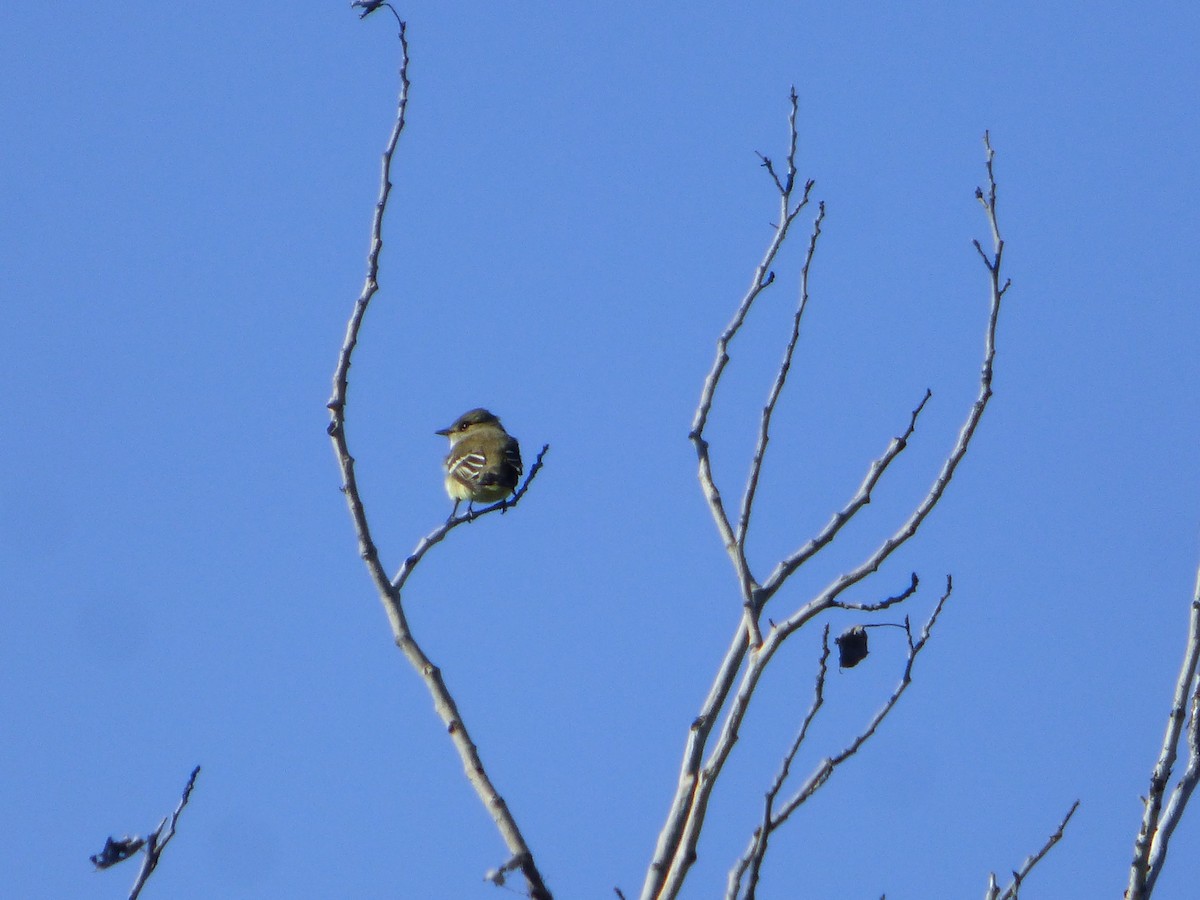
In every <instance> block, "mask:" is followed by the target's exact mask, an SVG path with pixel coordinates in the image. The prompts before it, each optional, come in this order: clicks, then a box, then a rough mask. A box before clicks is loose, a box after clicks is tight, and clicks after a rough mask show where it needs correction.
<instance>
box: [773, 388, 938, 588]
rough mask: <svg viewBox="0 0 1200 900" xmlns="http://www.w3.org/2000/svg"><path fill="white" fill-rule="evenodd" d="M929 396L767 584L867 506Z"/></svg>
mask: <svg viewBox="0 0 1200 900" xmlns="http://www.w3.org/2000/svg"><path fill="white" fill-rule="evenodd" d="M932 396H933V392H932V391H930V390H928V389H926V391H925V396H924V397H922V398H921V402H920V403H918V404H917V406H916V408H915V409H913V411H912V413H911V414H910V416H909V420H908V428H906V429H905V430H904V433H903V434H901V435H899V436H897V437H894V438H892V441H891V443H890V444H888V447H887V450H885V451H884V453H883V455H882V456H880V457H879V458H878V459H876V460H875V461H874V462H872V463H871V466H870V468H869V469H867V475H866V477H865V478H864V479H863V482H862V484H861V485H859V488H858V491H857V492H856V493H855V494H854V496H853V497H851V498H850V502H849V503H847V504H846V505H845V506H843V507H842V508H841V509H840V510H838V512H836V513H834V516H833V518H832V519H830V521H829V524H828V525H826V526H825V527H824V528H823V529H821V531H820V533H819V534H817V536H816V537H814V538H813V539H812V540H810V541H809V542H808V543H807V544H805V545H804V546H803V547H801V548H800V549H799V550H797V551H796V552H795V553H793V554H792V555H791V556H789V557H787V558H786V559H784V560H783V561H782V562H780V563H779V565H778V566H776V567H775V571H773V572H772V573H771V576H770V577H769V578H768V579H767V583H768V584H776V585H782V584H783V582H784V581H786V580H787V579H788V578H789V577H790V576H791V575H792V573H793V572H795V571H796V570H797V569H799V568H800V566H802V565H804V563H806V562H808V560H810V559H812V557H814V556H815V555H816V554H817V552H818V551H819V550H821V549H822V548H823V547H826V546H828V545H829V544H830V543H832V542H833V539H834V538H835V537H837V535H838V532H839V531H841V530H842V528H843V527H845V525H846V523H848V522H849V521H850V520H851V519H853V518H854V516H855V514H856V513H858V511H859V510H861V509H862V508H863V507H864V506H866V505H867V504H868V503H870V502H871V492H872V491H873V490H875V486H876V485H877V484H878V483H879V480H880V479H881V478H882V477H883V474H884V473H885V472H886V471H887V469H888V466H890V465H891V464H892V462H893V461H894V460H895V459H896V457H897V456H899V455H900V454H901V453H903V452H904V450H905V449H906V448H907V447H908V442H909V440H910V439H911V438H912V436H913V433H914V432H915V431H916V430H917V419H918V417H920V415H921V411H922V410H923V409H925V404H926V403H928V402H929V398H930V397H932ZM760 596H761V595H760ZM767 599H769V598H767V597H762V602H763V603H764V604H765V602H766V600H767ZM760 611H761V610H760Z"/></svg>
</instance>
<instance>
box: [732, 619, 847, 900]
mask: <svg viewBox="0 0 1200 900" xmlns="http://www.w3.org/2000/svg"><path fill="white" fill-rule="evenodd" d="M828 671H829V625H828V624H826V625H825V631H824V632H823V633H822V635H821V657H820V659H819V660H818V661H817V678H816V687H815V689H814V691H813V702H812V705H810V706H809V708H808V712H807V713H806V714H805V716H804V721H803V722H801V723H800V731H799V733H798V734H797V735H796V739H795V740H794V741H793V742H792V746H791V748H790V749H789V750H788V752H787V753H786V754H785V755H784V757H783V763H782V765H780V767H779V772H778V773H777V774H776V776H775V780H774V782H772V784H771V787H770V788H768V789H767V793H766V797H765V798H764V802H763V816H762V823H761V824H760V825H759V826H758V828H756V829H754V835H753V836H752V837H751V839H750V846H749V847H748V848H747V850H746V852H745V853H744V854H742V858H741V859H739V860H738V862H737V864H736V865H735V866H734V867H733V870H732V871H731V872H730V873H729V884H728V886H727V888H726V891H725V897H726V900H737V897H738V894H739V892H740V890H741V885H742V880H743V879H744V878H745V877H746V875H747V873H749V879H750V880H749V882H748V884H747V885H746V893H745V895H744V896H745V897H746V898H747V900H751V898H753V897H754V892H755V891H756V890H757V888H758V879H759V873H760V871H761V868H762V861H763V860H764V859H765V858H766V855H767V842H768V841H769V840H770V837H771V833H772V831H773V830H774V828H773V827H772V824H771V822H772V819H773V815H772V811H773V810H774V807H775V798H776V797H778V796H779V791H780V790H781V789H782V788H783V783H784V782H785V781H786V780H787V777H788V775H789V774H790V773H791V769H792V762H793V761H794V760H795V758H796V754H797V753H799V752H800V747H801V745H803V743H804V739H805V738H806V737H808V729H809V726H811V725H812V723H813V720H814V719H815V718H816V717H817V713H818V712H820V710H821V707H822V706H823V705H824V704H825V676H826V674H827V673H828Z"/></svg>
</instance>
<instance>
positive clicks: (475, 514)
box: [391, 444, 550, 593]
mask: <svg viewBox="0 0 1200 900" xmlns="http://www.w3.org/2000/svg"><path fill="white" fill-rule="evenodd" d="M548 452H550V445H549V444H543V445H542V449H541V450H540V451H539V452H538V455H537V459H536V460H534V462H533V465H532V466H531V467H530V469H529V474H528V475H526V476H525V481H524V483H522V484H521V486H520V487H519V488H517V490H516V492H515V493H514V494H513V495H512V496H511V497H509V498H508V499H506V500H501V501H500V502H499V503H493V504H492V505H491V506H485V507H483V508H482V509H474V510H469V511H467V512H465V513H463V514H462V515H461V516H451V517H450V518H449V519H447V520H446V521H445V522H443V523H442V524H441V525H439V526H438V527H437V528H435V529H433V531H431V532H429V534H427V535H425V537H423V538H421V540H420V541H419V542H418V543H417V546H416V547H415V548H414V549H413V552H412V553H410V554H409V555H408V557H406V558H405V560H404V562H403V563H402V564H401V565H400V571H398V572H397V573H396V575H395V576H394V577H393V578H392V582H391V584H392V588H393V589H394V590H395V591H396V592H397V593H399V592H400V590H401V589H402V588H403V587H404V582H406V581H407V580H408V576H409V575H411V574H412V571H413V569H414V568H416V565H417V563H419V562H420V561H421V558H422V557H423V556H424V555H425V554H426V553H427V552H428V551H429V549H430V548H431V547H433V546H434V545H435V544H439V543H441V542H442V540H443V539H444V538H445V537H446V535H448V534H449V533H450V532H451V531H452V530H453V529H455V528H457V527H458V526H459V525H465V524H467V523H469V522H474V521H475V520H476V519H478V518H479V517H480V516H486V515H488V514H489V513H494V512H500V513H504V512H506V511H507V510H509V509H512V508H513V507H515V506H516V505H517V504H518V503H519V502H520V501H521V498H522V497H524V496H525V492H526V491H528V490H529V485H530V483H531V482H532V481H533V479H534V476H536V475H537V473H538V472H539V471H541V468H542V460H543V459H545V457H546V454H547V453H548Z"/></svg>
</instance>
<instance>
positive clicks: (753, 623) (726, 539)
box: [688, 87, 819, 645]
mask: <svg viewBox="0 0 1200 900" xmlns="http://www.w3.org/2000/svg"><path fill="white" fill-rule="evenodd" d="M790 99H791V113H790V115H789V118H788V122H789V126H790V141H789V145H788V155H787V173H786V175H785V176H784V177H783V178H782V179H781V178H780V177H779V174H778V173H777V172H776V171H775V165H774V163H772V162H771V160H770V159H769V158H768V157H765V156H763V155H762V154H759V157H760V158H761V159H762V165H763V168H765V169H766V170H767V173H768V174H769V175H770V176H771V180H772V181H773V182H774V184H775V187H776V189H777V190H778V192H779V223H778V224H777V225H776V226H775V227H774V231H773V233H772V235H771V240H770V242H769V243H768V245H767V249H766V252H765V253H764V254H763V257H762V260H761V261H760V262H759V264H758V266H756V267H755V269H754V275H753V277H752V278H751V280H750V287H749V288H748V289H747V290H746V293H745V294H744V295H743V296H742V300H741V302H740V303H739V304H738V307H737V311H736V312H735V313H734V315H733V319H732V320H730V322H729V324H728V325H727V326H726V327H725V330H724V331H723V332H722V333H721V336H720V338H718V340H717V355H716V358H715V360H714V361H713V365H712V368H711V369H710V370H709V373H708V377H707V378H705V380H704V387H703V388H702V389H701V392H700V402H699V404H698V405H697V407H696V415H695V418H694V419H693V420H692V430H691V433H690V434H689V435H688V437H689V438H690V439H691V441H692V443H693V445H694V446H695V448H696V457H697V462H698V465H699V476H700V485H701V488H702V490H703V491H704V496H705V499H706V500H707V501H708V506H709V509H710V510H711V511H712V515H713V519H714V521H715V522H716V524H717V531H718V533H719V534H720V536H721V541H722V543H723V544H724V546H725V550H726V552H727V553H728V554H729V558H730V560H732V562H733V567H734V571H735V573H736V574H737V579H738V587H739V588H740V590H741V594H742V604H743V609H744V614H743V621H744V623H745V627H746V630H747V633H748V634H749V635H750V640H751V643H752V644H754V645H757V644H759V643H761V637H760V636H759V634H758V621H757V614H756V606H757V603H756V600H755V593H756V591H757V588H758V585H757V583H756V582H755V580H754V576H753V574H752V573H751V571H750V566H749V564H748V563H747V561H746V552H745V545H744V535H743V539H742V540H739V539H738V536H737V535H735V533H734V529H733V525H732V524H731V523H730V520H729V515H728V514H727V513H726V510H725V503H724V501H723V500H722V499H721V492H720V490H719V489H718V488H717V485H716V482H715V480H714V478H713V471H712V460H711V458H710V455H709V446H708V441H707V440H705V438H704V428H705V426H706V425H707V424H708V416H709V413H710V411H711V410H712V404H713V398H714V396H715V395H716V391H717V385H718V384H719V383H720V381H721V375H722V374H723V373H724V371H725V367H726V365H727V364H728V363H729V359H730V357H729V344H730V342H731V341H732V340H733V338H734V337H735V336H736V335H737V333H738V331H739V330H741V327H742V324H743V323H744V322H745V321H746V316H747V315H748V314H749V312H750V308H751V307H752V306H753V305H754V301H755V300H757V299H758V296H759V295H760V294H761V293H762V292H763V291H764V290H766V288H767V287H769V286H770V285H771V284H773V283H774V281H775V273H774V272H772V271H771V264H772V262H774V260H775V256H776V255H777V254H778V253H779V249H780V247H782V246H783V243H784V241H785V240H786V239H787V236H788V232H789V230H790V229H791V226H792V223H793V222H794V221H795V220H796V217H797V216H798V215H799V214H800V212H801V210H803V209H804V208H805V207H806V206H807V205H808V201H809V195H810V194H811V193H812V189H813V184H814V182H812V181H809V182H807V183H806V184H805V185H804V193H803V195H802V196H801V198H800V200H799V201H798V202H796V203H793V201H792V195H793V190H794V187H795V183H796V141H797V137H796V110H797V105H798V103H799V100H798V97H797V94H796V89H795V88H794V87H793V88H792V91H791V95H790ZM818 222H819V220H818ZM814 241H815V238H814Z"/></svg>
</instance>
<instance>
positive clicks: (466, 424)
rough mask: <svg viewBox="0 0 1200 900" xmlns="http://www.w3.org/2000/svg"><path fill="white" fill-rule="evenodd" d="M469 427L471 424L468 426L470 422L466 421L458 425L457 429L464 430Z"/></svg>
mask: <svg viewBox="0 0 1200 900" xmlns="http://www.w3.org/2000/svg"><path fill="white" fill-rule="evenodd" d="M470 427H471V426H470V424H469V423H468V422H463V423H462V424H461V425H459V426H458V430H459V431H466V430H467V429H468V428H470Z"/></svg>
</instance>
